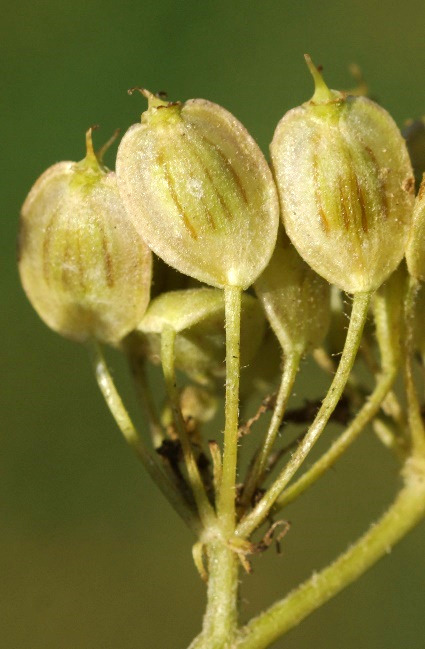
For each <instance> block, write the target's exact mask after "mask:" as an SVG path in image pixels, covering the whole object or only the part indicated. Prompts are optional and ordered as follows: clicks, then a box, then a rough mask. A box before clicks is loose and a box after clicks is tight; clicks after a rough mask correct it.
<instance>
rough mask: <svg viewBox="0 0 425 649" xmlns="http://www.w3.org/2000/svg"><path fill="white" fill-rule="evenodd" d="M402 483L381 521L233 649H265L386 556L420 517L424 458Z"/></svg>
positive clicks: (410, 465)
mask: <svg viewBox="0 0 425 649" xmlns="http://www.w3.org/2000/svg"><path fill="white" fill-rule="evenodd" d="M404 477H405V482H406V484H405V487H404V488H403V489H402V490H401V491H400V492H399V494H398V496H397V498H396V499H395V501H394V503H393V504H392V505H391V507H390V508H389V509H388V511H387V512H386V513H385V514H384V515H383V516H382V518H381V519H380V520H378V521H377V522H376V523H374V524H373V525H372V526H371V527H370V529H369V530H368V532H366V534H364V535H363V536H362V537H361V538H360V539H359V540H358V541H357V542H356V543H355V544H354V545H352V546H351V547H350V548H349V549H348V550H347V551H346V552H345V553H344V554H342V555H341V556H340V557H339V558H338V559H337V560H336V561H335V562H334V563H332V564H331V565H330V566H328V567H327V568H325V569H324V570H322V571H321V572H319V573H315V574H313V575H312V577H310V579H308V580H307V581H305V582H304V583H303V584H301V586H299V587H298V588H297V589H296V590H294V591H292V592H291V593H290V594H289V595H288V596H287V597H286V598H285V599H283V600H281V601H280V602H277V603H276V604H274V605H273V606H271V607H270V608H269V609H268V610H266V611H265V612H264V613H262V614H261V615H259V616H258V617H256V618H254V619H253V620H251V622H249V623H248V624H247V625H246V626H245V627H244V628H243V629H242V630H241V632H240V636H239V640H237V642H236V643H235V645H234V649H266V647H269V646H270V644H271V643H272V642H274V641H275V640H277V639H278V638H280V637H281V636H282V635H283V634H284V633H286V632H287V631H289V630H290V629H292V628H293V627H294V626H296V625H297V624H299V623H300V622H301V621H302V620H303V619H304V618H306V617H307V616H308V615H309V614H310V613H312V612H313V611H314V610H316V609H317V608H319V607H320V606H322V605H323V604H324V603H325V602H327V601H328V600H329V599H331V598H332V597H334V596H335V595H336V594H337V593H339V592H340V591H341V590H343V589H344V588H345V587H346V586H348V585H349V584H351V583H352V582H353V581H355V580H356V579H358V578H359V577H360V576H361V575H362V574H363V573H364V572H366V570H368V569H369V568H370V567H371V566H372V565H373V564H375V563H376V562H377V561H378V560H379V559H381V558H382V557H384V556H385V555H386V554H388V552H389V551H390V550H391V548H392V547H393V546H394V545H395V544H396V543H397V542H398V541H400V540H401V539H402V538H403V537H404V536H405V535H406V534H407V533H408V532H409V531H410V530H411V529H412V528H413V527H414V526H415V525H416V524H417V523H418V522H419V521H420V520H421V519H422V518H423V517H424V515H425V460H424V458H423V457H412V458H410V459H409V460H408V461H407V463H406V465H405V467H404Z"/></svg>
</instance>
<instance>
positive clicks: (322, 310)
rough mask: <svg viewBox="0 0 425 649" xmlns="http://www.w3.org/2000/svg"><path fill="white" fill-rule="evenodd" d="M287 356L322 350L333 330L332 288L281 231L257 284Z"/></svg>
mask: <svg viewBox="0 0 425 649" xmlns="http://www.w3.org/2000/svg"><path fill="white" fill-rule="evenodd" d="M254 288H255V292H256V294H257V297H258V298H259V300H260V302H261V304H262V305H263V308H264V311H265V313H266V315H267V318H268V320H269V322H270V324H271V326H272V328H273V330H274V332H275V334H276V336H277V338H278V340H279V342H280V344H281V346H282V349H283V351H284V353H285V354H290V353H292V352H294V351H296V352H298V353H299V354H303V353H304V352H306V351H309V350H311V349H314V348H315V347H318V346H319V345H320V344H321V343H322V341H323V339H324V337H325V336H326V332H327V330H328V328H329V321H330V287H329V284H328V282H326V281H325V280H324V279H322V277H319V275H317V273H315V272H314V271H313V270H311V268H310V267H309V266H308V265H307V264H306V263H305V261H303V259H301V257H300V255H299V254H298V252H297V251H296V250H295V248H294V247H293V245H292V244H291V242H290V241H289V239H288V237H287V236H286V234H285V233H284V232H280V233H279V235H278V238H277V243H276V248H275V250H274V253H273V256H272V258H271V260H270V262H269V264H268V266H267V268H266V269H265V270H264V271H263V273H262V274H261V275H260V277H259V278H258V279H257V281H256V282H255V285H254Z"/></svg>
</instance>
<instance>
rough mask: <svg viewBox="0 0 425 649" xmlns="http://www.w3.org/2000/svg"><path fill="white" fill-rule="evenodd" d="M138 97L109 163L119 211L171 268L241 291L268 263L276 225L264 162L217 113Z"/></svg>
mask: <svg viewBox="0 0 425 649" xmlns="http://www.w3.org/2000/svg"><path fill="white" fill-rule="evenodd" d="M143 92H144V94H145V95H146V96H147V97H148V98H149V108H148V110H147V111H146V112H145V113H143V115H142V121H141V124H135V125H133V126H132V127H131V128H130V129H129V130H128V131H127V133H126V134H125V136H124V138H123V139H122V142H121V144H120V146H119V149H118V155H117V176H118V184H119V190H120V193H121V196H122V199H123V201H124V204H125V207H126V209H127V212H128V213H129V215H130V216H131V218H132V220H133V223H134V224H135V226H136V227H137V228H138V230H139V231H140V232H141V233H142V234H143V237H144V239H145V241H146V242H147V243H148V245H149V246H150V247H151V248H152V250H153V251H154V252H155V253H156V254H157V255H158V256H159V257H161V258H162V259H164V261H165V262H166V263H167V264H169V265H170V266H173V267H174V268H176V269H177V270H179V271H180V272H182V273H185V274H186V275H190V276H191V277H194V278H196V279H198V280H200V281H201V282H205V283H207V284H210V285H212V286H215V287H217V288H223V287H224V286H227V285H231V286H239V287H241V288H243V289H246V288H247V287H248V286H250V285H251V284H252V283H253V282H254V280H255V279H256V278H257V277H258V275H259V274H260V273H261V271H262V270H263V268H264V267H265V266H266V264H267V262H268V260H269V259H270V256H271V254H272V252H273V248H274V245H275V241H276V233H277V226H278V222H279V215H278V199H277V193H276V189H275V185H274V182H273V178H272V175H271V172H270V170H269V167H268V165H267V163H266V160H265V158H264V156H263V154H262V153H261V151H260V149H259V148H258V146H257V144H256V143H255V142H254V140H253V139H252V137H251V136H250V135H249V133H248V132H247V131H246V129H245V128H244V127H243V126H242V124H241V123H240V122H238V120H237V119H236V118H235V117H233V115H231V114H230V113H229V112H227V111H226V110H225V109H224V108H221V106H218V105H217V104H213V103H211V102H209V101H206V100H203V99H192V100H190V101H187V102H186V103H184V104H180V103H167V102H164V101H162V100H160V99H157V98H156V97H154V96H153V95H151V94H150V93H148V92H147V91H143Z"/></svg>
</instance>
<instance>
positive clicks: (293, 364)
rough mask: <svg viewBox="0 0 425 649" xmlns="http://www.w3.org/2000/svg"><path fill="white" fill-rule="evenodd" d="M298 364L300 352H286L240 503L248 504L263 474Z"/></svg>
mask: <svg viewBox="0 0 425 649" xmlns="http://www.w3.org/2000/svg"><path fill="white" fill-rule="evenodd" d="M299 365H300V354H299V353H297V352H295V351H294V352H293V353H292V354H288V355H287V356H286V358H285V362H284V366H283V373H282V380H281V383H280V386H279V391H278V393H277V397H276V405H275V408H274V411H273V415H272V418H271V421H270V426H269V429H268V431H267V434H266V436H265V438H264V443H263V445H262V447H261V449H260V451H259V453H258V454H257V456H256V459H255V461H254V464H253V466H252V469H251V471H250V472H249V474H248V478H247V480H246V484H245V487H244V490H243V495H242V502H241V505H242V506H244V505H248V504H249V503H250V502H251V498H252V496H253V494H254V492H255V489H256V487H257V485H258V483H259V482H260V480H261V478H262V477H263V475H264V471H265V468H266V464H267V459H268V457H269V455H270V452H271V450H272V447H273V444H274V442H275V439H276V436H277V434H278V432H279V428H280V425H281V423H282V419H283V415H284V413H285V409H286V405H287V403H288V400H289V397H290V396H291V393H292V388H293V386H294V381H295V377H296V375H297V372H298V368H299Z"/></svg>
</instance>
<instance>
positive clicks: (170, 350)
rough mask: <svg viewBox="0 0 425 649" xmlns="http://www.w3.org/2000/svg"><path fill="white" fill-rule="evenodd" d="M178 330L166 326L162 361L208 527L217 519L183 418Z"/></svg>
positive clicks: (195, 493) (193, 485) (192, 483)
mask: <svg viewBox="0 0 425 649" xmlns="http://www.w3.org/2000/svg"><path fill="white" fill-rule="evenodd" d="M175 338H176V332H175V330H174V329H172V328H171V327H165V328H164V329H163V331H162V334H161V362H162V370H163V372H164V379H165V385H166V389H167V395H168V399H169V401H170V405H171V409H172V412H173V419H174V425H175V427H176V430H177V435H178V437H179V440H180V444H181V447H182V451H183V457H184V461H185V464H186V468H187V474H188V477H189V482H190V486H191V488H192V491H193V496H194V498H195V502H196V505H197V508H198V511H199V516H200V518H201V521H202V524H203V526H204V527H208V526H209V525H210V524H211V522H212V521H213V520H214V519H215V514H214V510H213V508H212V506H211V504H210V502H209V500H208V496H207V493H206V490H205V485H204V483H203V482H202V478H201V475H200V473H199V469H198V465H197V463H196V459H195V456H194V454H193V449H192V445H191V443H190V439H189V435H188V433H187V430H186V426H185V423H184V420H183V416H182V413H181V408H180V395H179V391H178V388H177V380H176V371H175V358H174V341H175Z"/></svg>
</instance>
